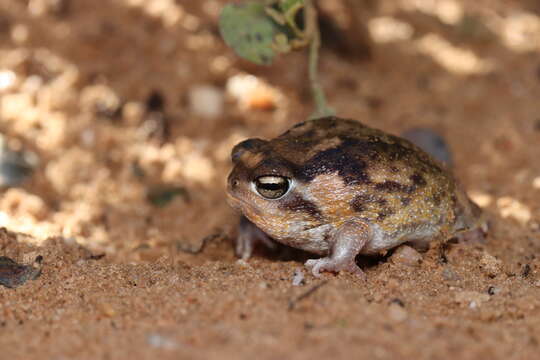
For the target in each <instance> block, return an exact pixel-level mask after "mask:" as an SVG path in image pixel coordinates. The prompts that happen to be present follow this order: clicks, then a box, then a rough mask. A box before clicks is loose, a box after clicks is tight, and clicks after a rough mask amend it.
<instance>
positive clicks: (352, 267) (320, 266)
mask: <svg viewBox="0 0 540 360" xmlns="http://www.w3.org/2000/svg"><path fill="white" fill-rule="evenodd" d="M304 265H305V266H306V267H307V268H308V269H310V270H311V273H312V274H313V276H315V277H320V276H321V271H331V272H340V271H342V270H345V271H349V272H351V273H353V274H355V275H358V276H360V277H362V278H364V279H365V278H366V274H365V273H364V272H363V271H362V269H360V268H359V267H358V265H356V263H355V262H354V258H353V259H352V260H351V259H334V258H331V257H324V258H320V259H310V260H308V261H306V263H305V264H304Z"/></svg>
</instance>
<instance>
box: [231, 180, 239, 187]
mask: <svg viewBox="0 0 540 360" xmlns="http://www.w3.org/2000/svg"><path fill="white" fill-rule="evenodd" d="M231 184H232V188H233V189H236V188H237V187H238V185H240V181H238V179H234V180H233V181H232V183H231Z"/></svg>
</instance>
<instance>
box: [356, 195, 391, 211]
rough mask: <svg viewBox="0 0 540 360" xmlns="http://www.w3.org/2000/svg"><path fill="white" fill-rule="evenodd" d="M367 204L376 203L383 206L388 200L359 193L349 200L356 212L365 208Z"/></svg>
mask: <svg viewBox="0 0 540 360" xmlns="http://www.w3.org/2000/svg"><path fill="white" fill-rule="evenodd" d="M369 204H377V205H379V206H381V207H383V206H386V205H387V204H388V201H387V200H386V199H383V198H381V197H378V196H375V195H366V194H359V195H356V196H355V197H354V199H353V200H352V201H351V208H352V209H353V210H354V211H356V212H362V211H365V210H366V208H367V205H369Z"/></svg>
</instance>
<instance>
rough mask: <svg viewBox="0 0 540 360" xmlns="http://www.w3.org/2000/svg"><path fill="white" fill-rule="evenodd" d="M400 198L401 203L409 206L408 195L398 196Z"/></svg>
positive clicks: (409, 199)
mask: <svg viewBox="0 0 540 360" xmlns="http://www.w3.org/2000/svg"><path fill="white" fill-rule="evenodd" d="M400 200H401V204H402V205H403V206H409V204H410V203H411V198H410V197H402V198H400Z"/></svg>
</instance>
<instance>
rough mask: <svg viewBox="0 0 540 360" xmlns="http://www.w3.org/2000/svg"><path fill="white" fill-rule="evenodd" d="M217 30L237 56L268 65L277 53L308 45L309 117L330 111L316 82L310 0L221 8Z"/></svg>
mask: <svg viewBox="0 0 540 360" xmlns="http://www.w3.org/2000/svg"><path fill="white" fill-rule="evenodd" d="M219 27H220V32H221V35H222V37H223V39H224V40H225V42H226V43H227V45H229V46H230V47H231V48H232V49H233V50H234V51H235V52H236V53H237V54H238V55H239V56H241V57H243V58H245V59H247V60H249V61H252V62H254V63H256V64H261V65H270V64H271V63H272V61H273V59H274V57H275V56H276V55H277V54H280V53H288V52H290V51H293V50H296V49H301V48H305V47H309V81H310V86H311V91H312V95H313V100H314V102H315V112H314V113H313V114H312V116H311V117H312V118H318V117H323V116H329V115H334V110H333V109H332V108H330V107H329V106H328V105H327V103H326V96H325V94H324V91H323V88H322V86H321V84H320V82H319V77H318V63H319V48H320V43H321V40H320V32H319V26H318V21H317V11H316V9H315V6H314V4H313V1H312V0H261V1H247V2H244V3H239V4H230V5H227V6H225V7H224V8H223V11H222V13H221V17H220V21H219Z"/></svg>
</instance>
